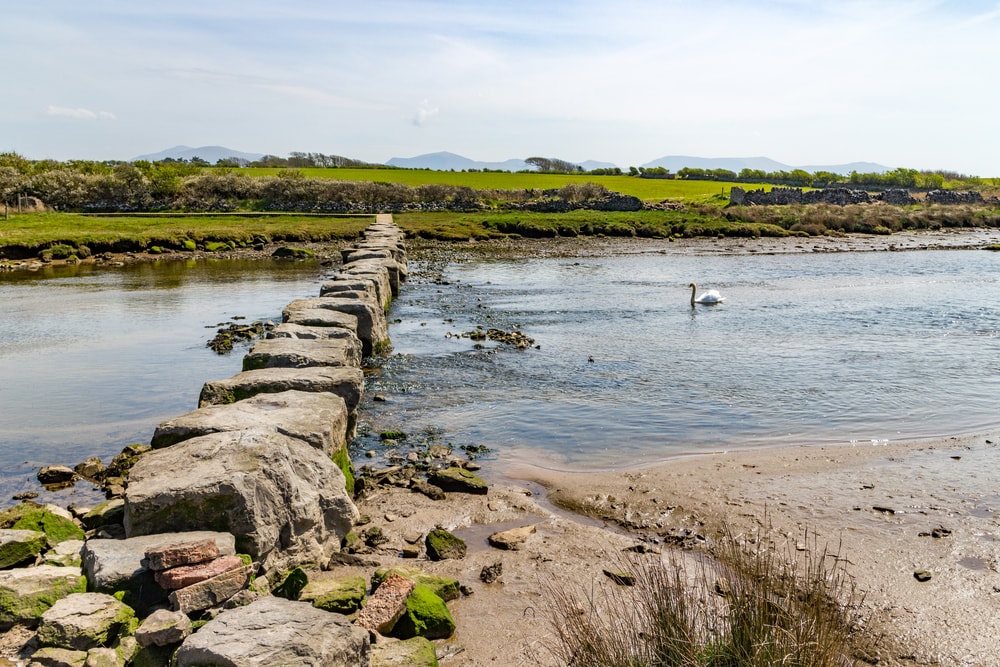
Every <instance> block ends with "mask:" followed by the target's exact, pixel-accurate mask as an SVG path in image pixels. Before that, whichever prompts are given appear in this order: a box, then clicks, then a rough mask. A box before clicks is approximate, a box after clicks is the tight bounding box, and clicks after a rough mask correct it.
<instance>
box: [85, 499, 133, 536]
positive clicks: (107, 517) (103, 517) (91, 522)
mask: <svg viewBox="0 0 1000 667" xmlns="http://www.w3.org/2000/svg"><path fill="white" fill-rule="evenodd" d="M124 520H125V501H124V500H123V499H121V498H112V499H111V500H108V501H106V502H103V503H101V504H100V505H98V506H97V507H95V508H94V509H92V510H90V511H89V512H87V513H86V514H84V515H83V518H82V519H81V521H82V522H83V526H84V528H86V529H87V530H96V529H98V528H100V527H101V526H108V525H121V524H122V522H123V521H124Z"/></svg>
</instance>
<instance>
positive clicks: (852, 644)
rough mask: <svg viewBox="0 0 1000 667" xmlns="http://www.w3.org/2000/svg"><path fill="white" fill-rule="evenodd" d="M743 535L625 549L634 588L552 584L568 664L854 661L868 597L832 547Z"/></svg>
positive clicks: (559, 647)
mask: <svg viewBox="0 0 1000 667" xmlns="http://www.w3.org/2000/svg"><path fill="white" fill-rule="evenodd" d="M811 541H812V545H811V548H809V549H805V550H801V551H799V550H796V548H795V545H789V546H788V547H787V548H781V547H779V548H775V547H774V546H773V545H771V544H769V543H768V541H767V540H766V539H765V540H759V541H757V542H755V543H751V542H749V541H744V540H740V539H737V538H736V537H735V536H734V535H733V534H732V533H731V532H730V531H729V530H726V531H724V533H723V537H722V538H721V539H720V541H719V543H718V545H717V546H716V548H715V549H714V550H713V553H712V554H711V556H710V557H709V556H696V555H694V554H692V553H691V552H677V551H672V552H670V553H668V554H666V555H665V556H663V557H658V558H655V559H649V558H645V559H640V558H638V557H635V556H631V557H628V558H624V557H623V559H622V560H623V562H622V563H621V564H620V565H619V569H627V570H628V571H630V572H631V573H632V574H634V576H635V577H636V583H635V585H634V586H631V587H623V586H610V585H609V586H604V587H602V588H600V589H595V590H592V591H590V592H589V593H586V594H581V593H580V592H579V591H576V592H574V591H569V590H565V589H562V590H556V589H550V590H549V594H550V596H549V599H550V608H549V612H550V613H549V617H550V622H551V625H552V628H553V637H554V641H553V643H552V645H551V646H550V649H551V651H552V653H553V654H554V656H555V657H556V659H557V660H559V661H560V662H562V663H564V664H566V665H569V666H570V667H584V666H587V667H645V666H653V665H656V666H677V667H765V666H768V667H771V666H773V665H783V666H787V667H841V666H846V665H853V664H855V661H854V658H853V657H852V656H853V654H854V652H855V649H856V642H857V639H858V638H857V636H856V635H857V634H858V632H857V631H856V628H857V627H858V623H859V620H860V619H859V617H858V616H857V615H856V612H855V611H853V610H856V609H858V608H859V607H860V602H861V598H860V596H859V595H858V594H857V592H856V590H855V588H854V585H853V581H852V580H851V579H850V578H849V577H848V576H847V574H846V572H845V571H844V568H843V567H842V562H843V561H842V560H840V558H839V557H838V556H837V554H836V553H835V552H831V551H829V550H827V549H825V548H823V549H817V548H816V547H817V544H816V540H815V538H812V540H811Z"/></svg>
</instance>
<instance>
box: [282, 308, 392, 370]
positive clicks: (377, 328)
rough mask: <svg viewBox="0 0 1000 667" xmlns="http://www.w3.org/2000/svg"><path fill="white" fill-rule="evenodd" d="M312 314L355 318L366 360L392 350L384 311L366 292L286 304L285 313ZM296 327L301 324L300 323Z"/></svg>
mask: <svg viewBox="0 0 1000 667" xmlns="http://www.w3.org/2000/svg"><path fill="white" fill-rule="evenodd" d="M315 310H330V311H333V312H339V313H348V314H350V315H354V316H355V317H357V318H358V338H360V339H361V345H362V348H363V350H362V352H363V354H364V355H365V356H366V357H367V356H371V355H372V354H382V353H383V352H385V351H387V350H388V349H391V346H390V344H389V327H388V324H387V323H386V319H385V308H384V307H383V306H382V304H381V303H379V301H378V300H377V299H373V298H371V296H369V295H368V293H367V292H334V293H333V295H331V296H321V297H315V298H312V299H296V300H295V301H293V302H291V303H290V304H288V306H287V308H286V309H285V312H287V313H293V312H304V311H315ZM286 321H291V320H286ZM299 323H300V324H302V322H299ZM265 342H266V341H265Z"/></svg>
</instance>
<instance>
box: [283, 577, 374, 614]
mask: <svg viewBox="0 0 1000 667" xmlns="http://www.w3.org/2000/svg"><path fill="white" fill-rule="evenodd" d="M299 599H300V600H302V601H304V602H311V603H312V606H314V607H316V608H317V609H323V610H324V611H332V612H336V613H338V614H353V613H354V612H356V611H357V610H358V609H360V608H361V603H362V601H363V600H364V599H365V580H364V577H333V578H331V577H322V578H319V579H317V580H314V581H310V582H309V583H308V584H307V585H306V587H305V588H304V589H302V593H301V595H300V596H299Z"/></svg>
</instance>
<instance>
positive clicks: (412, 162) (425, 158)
mask: <svg viewBox="0 0 1000 667" xmlns="http://www.w3.org/2000/svg"><path fill="white" fill-rule="evenodd" d="M386 164H387V165H388V166H390V167H402V168H404V169H431V170H433V171H468V170H470V169H474V170H477V171H482V170H483V169H489V170H492V171H498V170H499V171H515V172H516V171H525V170H528V171H534V170H535V167H534V166H533V165H530V164H528V163H527V162H525V161H524V160H522V159H519V158H511V159H510V160H504V161H503V162H483V161H481V160H473V159H471V158H467V157H464V156H462V155H456V154H455V153H449V152H447V151H442V152H440V153H426V154H424V155H417V156H416V157H394V158H392V159H391V160H389V161H388V162H386ZM573 164H577V165H579V166H580V167H583V169H584V170H586V171H590V170H591V169H610V168H614V167H615V165H614V164H613V163H611V162H598V161H597V160H587V161H586V162H573Z"/></svg>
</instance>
